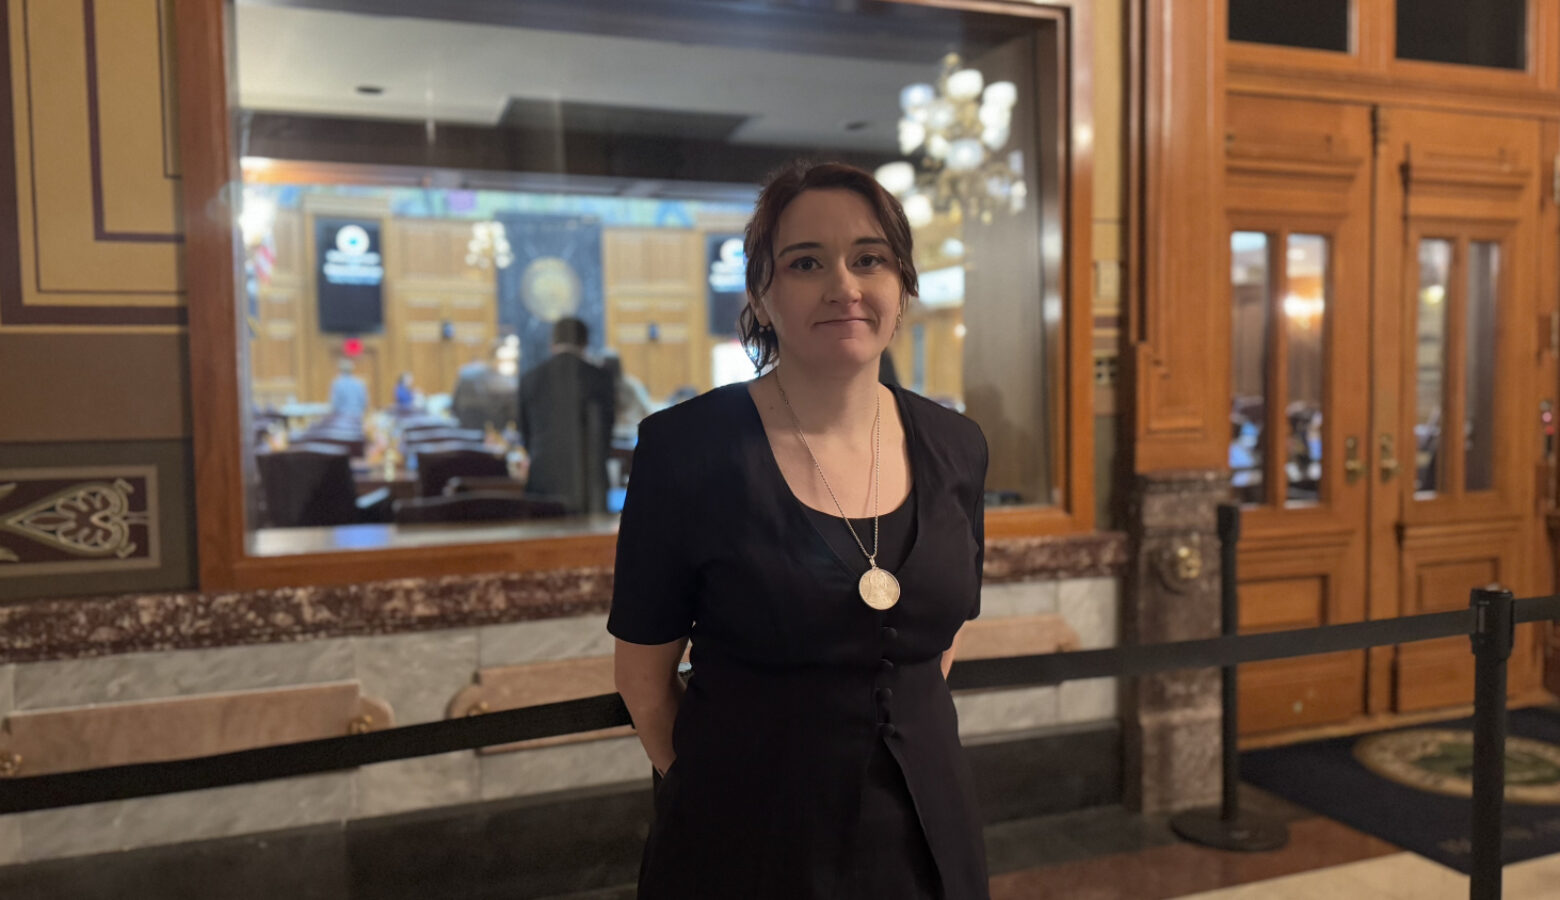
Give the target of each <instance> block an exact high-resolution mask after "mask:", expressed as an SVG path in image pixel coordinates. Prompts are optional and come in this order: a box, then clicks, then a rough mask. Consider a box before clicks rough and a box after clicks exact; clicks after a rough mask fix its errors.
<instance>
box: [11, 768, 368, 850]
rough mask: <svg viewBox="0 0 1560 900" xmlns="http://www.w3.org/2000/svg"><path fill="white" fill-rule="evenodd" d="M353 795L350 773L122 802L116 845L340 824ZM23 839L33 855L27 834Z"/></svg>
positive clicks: (148, 844) (347, 814)
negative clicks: (331, 823)
mask: <svg viewBox="0 0 1560 900" xmlns="http://www.w3.org/2000/svg"><path fill="white" fill-rule="evenodd" d="M352 793H353V782H352V775H351V773H347V772H329V773H326V774H323V775H309V776H305V777H301V778H282V779H278V780H276V781H262V782H257V783H254V784H238V785H233V786H231V787H223V788H213V789H210V790H204V791H187V792H184V793H178V794H164V795H162V796H159V797H141V798H137V799H135V800H126V801H123V802H124V806H123V809H122V811H121V813H120V816H119V844H120V846H121V847H123V848H125V849H133V848H136V847H151V846H155V845H158V844H173V843H181V842H184V841H199V840H206V839H208V838H218V837H228V836H230V835H236V834H249V833H252V832H257V831H274V830H277V829H282V828H296V827H299V826H302V825H319V824H323V823H327V822H344V821H346V820H347V819H348V818H349V817H350V816H351V815H352ZM23 837H24V839H26V840H24V846H26V847H27V849H28V851H29V855H31V850H32V848H31V846H30V844H31V841H30V837H31V834H30V832H29V831H25V830H24V832H23ZM59 855H66V854H59Z"/></svg>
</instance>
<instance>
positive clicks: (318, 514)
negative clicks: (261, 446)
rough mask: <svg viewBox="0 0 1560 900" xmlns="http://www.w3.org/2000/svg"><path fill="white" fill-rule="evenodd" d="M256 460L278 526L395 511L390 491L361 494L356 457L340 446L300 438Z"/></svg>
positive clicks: (342, 521)
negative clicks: (354, 468)
mask: <svg viewBox="0 0 1560 900" xmlns="http://www.w3.org/2000/svg"><path fill="white" fill-rule="evenodd" d="M255 465H256V467H257V468H258V469H259V471H260V488H261V491H262V493H263V495H264V497H265V513H266V514H265V520H266V523H267V524H268V525H270V526H271V527H273V528H300V527H307V526H321V525H356V524H361V523H364V522H383V521H386V520H387V519H388V517H389V516H388V513H389V499H390V494H389V491H387V490H384V489H380V490H378V491H374V492H372V493H369V494H365V495H364V496H362V497H359V496H358V495H357V487H356V484H355V483H354V482H353V480H352V464H351V460H350V459H349V458H348V456H347V453H346V451H345V450H343V449H342V448H340V447H338V446H335V445H331V444H298V445H294V446H293V447H290V448H288V449H286V450H277V451H274V452H271V453H260V454H256V456H255Z"/></svg>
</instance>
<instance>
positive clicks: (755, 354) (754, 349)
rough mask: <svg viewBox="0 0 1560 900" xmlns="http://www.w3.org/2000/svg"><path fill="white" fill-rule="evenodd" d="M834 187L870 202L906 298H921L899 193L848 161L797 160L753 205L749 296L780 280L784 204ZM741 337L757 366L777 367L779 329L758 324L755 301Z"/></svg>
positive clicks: (742, 318)
mask: <svg viewBox="0 0 1560 900" xmlns="http://www.w3.org/2000/svg"><path fill="white" fill-rule="evenodd" d="M829 189H840V190H847V191H853V192H855V193H856V194H858V195H859V196H860V197H861V198H862V199H863V200H866V201H867V205H868V206H870V207H871V208H872V213H873V215H874V216H876V217H877V220H878V224H879V225H880V226H882V228H883V236H884V237H885V238H887V239H888V247H889V252H891V253H892V254H893V256H894V264H895V266H897V267H898V269H899V284H900V288H901V289H902V291H903V294H902V296H904V297H913V296H918V295H919V294H920V284H919V282H918V281H917V279H916V275H915V260H914V259H913V258H912V257H911V250H912V249H913V243H914V242H913V240H912V239H911V236H910V222H909V220H907V219H906V218H905V210H904V207H902V206H900V205H899V201H898V200H896V199H894V195H893V194H890V193H889V192H888V191H886V190H884V189H883V186H882V185H880V184H878V183H877V179H876V178H874V177H872V173H871V172H868V171H866V170H864V169H858V168H856V167H855V166H849V165H845V164H844V163H834V162H826V163H817V164H810V163H806V162H802V161H796V162H792V163H790V164H788V165H786V166H785V167H783V168H781V169H780V170H778V171H776V172H775V173H773V174H772V175H770V176H769V178H768V180H767V181H766V182H765V183H764V189H763V190H762V191H761V192H760V193H759V195H758V202H757V203H755V204H754V206H753V218H751V219H749V220H748V223H747V229H746V231H745V232H744V235H743V241H742V250H743V253H744V254H745V255H746V256H747V292H748V296H749V298H751V300H752V301H756V300H757V299H758V298H760V297H762V296H764V294H765V293H766V292H767V291H768V290H769V286H770V285H771V284H772V283H773V282H774V280H775V232H777V231H779V230H780V215H781V214H782V213H784V212H785V208H786V207H787V206H790V205H791V201H792V200H795V199H796V198H797V197H799V196H801V194H802V193H803V192H804V191H815V190H829ZM737 336H738V337H739V338H740V339H741V340H742V347H743V349H745V350H747V354H748V358H749V359H751V360H753V367H754V368H755V369H757V370H758V371H760V372H762V371H764V370H765V369H767V368H769V367H770V366H772V365H774V363H775V360H776V359H777V358H778V357H779V355H780V340H779V338H777V337H776V336H775V330H774V328H772V327H771V328H761V327H760V326H759V324H758V317H757V316H755V315H754V314H753V305H752V302H749V303H746V304H744V305H743V307H742V313H741V314H740V315H739V316H738V317H737Z"/></svg>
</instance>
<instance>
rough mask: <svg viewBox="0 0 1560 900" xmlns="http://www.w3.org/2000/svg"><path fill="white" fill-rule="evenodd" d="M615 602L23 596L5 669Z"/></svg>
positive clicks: (997, 548)
mask: <svg viewBox="0 0 1560 900" xmlns="http://www.w3.org/2000/svg"><path fill="white" fill-rule="evenodd" d="M1126 564H1127V543H1126V537H1125V536H1124V535H1121V534H1117V533H1114V532H1093V533H1090V534H1084V535H1068V536H1060V537H1044V538H1021V539H994V540H991V541H989V542H988V543H987V549H986V579H987V581H988V582H990V583H991V584H994V585H996V584H1002V583H1005V582H1016V581H1024V580H1033V579H1069V578H1084V577H1111V576H1120V575H1121V574H1122V573H1123V572H1124V571H1125V569H1126ZM611 597H612V572H611V570H610V569H602V568H580V569H560V570H555V571H547V572H525V573H497V574H490V575H469V576H449V577H443V578H427V579H401V580H396V581H381V582H371V583H364V584H353V585H328V586H305V587H292V588H279V589H275V590H257V591H218V592H209V593H203V592H198V591H184V592H174V593H152V594H118V595H110V596H98V597H82V598H71V599H38V600H23V601H19V602H14V603H11V604H9V605H4V606H0V665H3V664H6V663H18V662H37V661H43V660H54V659H77V658H83V657H93V656H110V655H115V654H124V653H139V652H148V651H159V650H182V649H196V648H204V647H226V646H236V645H245V644H269V643H285V642H291V641H305V640H318V639H323V638H334V637H348V636H372V635H391V634H401V633H405V632H414V631H431V630H438V629H453V628H474V627H478V626H489V625H506V624H512V623H518V622H534V621H538V620H547V619H559V618H569V617H580V616H599V615H601V614H603V613H605V612H606V611H607V608H608V606H609V605H610V603H611ZM526 640H527V638H526V636H525V633H524V632H516V634H515V635H514V636H513V637H512V638H507V639H506V638H504V637H501V636H495V638H494V639H493V641H492V646H491V649H489V650H484V651H483V659H484V663H485V664H505V663H516V662H523V661H527V660H526V658H525V652H526V651H521V650H519V649H518V647H519V646H524V644H525V641H526ZM552 640H553V641H556V642H557V647H558V649H557V650H556V652H563V653H567V652H570V651H569V649H568V647H569V645H571V644H573V643H577V642H582V641H583V642H584V643H585V644H586V645H590V646H595V644H594V643H593V642H596V641H600V640H601V638H600V637H599V635H597V636H591V635H587V634H584V633H582V632H570V631H568V630H567V629H565V630H564V632H561V633H560V634H559V635H557V636H555V637H554V638H552ZM517 642H518V643H517ZM505 656H507V657H510V658H507V659H505V658H501V657H505ZM531 658H532V659H535V658H537V657H534V656H533V657H531Z"/></svg>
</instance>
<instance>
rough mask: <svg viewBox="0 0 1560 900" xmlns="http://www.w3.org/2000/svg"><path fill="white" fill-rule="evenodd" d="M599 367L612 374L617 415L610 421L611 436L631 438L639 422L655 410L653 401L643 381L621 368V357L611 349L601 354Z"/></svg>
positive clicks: (637, 428)
mask: <svg viewBox="0 0 1560 900" xmlns="http://www.w3.org/2000/svg"><path fill="white" fill-rule="evenodd" d="M601 367H602V368H603V369H606V370H607V374H608V375H611V376H612V385H613V391H614V398H615V399H616V401H617V416H616V417H615V419H614V421H613V423H612V435H613V437H616V438H619V439H624V440H632V439H633V437H634V436H635V435H636V434H638V433H639V423H640V422H641V421H642V420H643V419H644V418H645V416H648V415H650V414H651V413H653V412H655V411H656V408H657V407H656V405H655V401H654V400H651V399H650V392H649V391H647V390H645V384H644V382H642V381H640V380H639V379H638V378H635V377H634V376H632V375H630V374H628V373H627V372H626V371H624V370H623V359H622V358H621V357H619V356H618V355H617V354H616V353H614V352H612V351H610V350H609V351H607V352H606V353H605V354H603V355H602V358H601Z"/></svg>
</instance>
